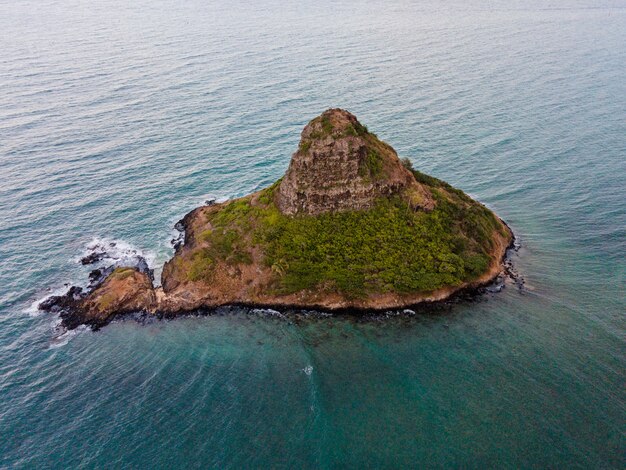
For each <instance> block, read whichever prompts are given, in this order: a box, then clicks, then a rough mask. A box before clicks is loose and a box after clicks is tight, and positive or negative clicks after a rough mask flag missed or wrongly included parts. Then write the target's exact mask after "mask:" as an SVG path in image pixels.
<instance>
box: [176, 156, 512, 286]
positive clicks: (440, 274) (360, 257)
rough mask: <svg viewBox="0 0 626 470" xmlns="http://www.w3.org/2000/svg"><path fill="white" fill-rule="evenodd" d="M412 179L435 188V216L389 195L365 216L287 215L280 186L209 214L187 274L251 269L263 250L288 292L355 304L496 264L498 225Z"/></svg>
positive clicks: (454, 280) (455, 197)
mask: <svg viewBox="0 0 626 470" xmlns="http://www.w3.org/2000/svg"><path fill="white" fill-rule="evenodd" d="M369 164H370V162H368V165H369ZM371 168H372V167H371V166H370V170H371ZM414 173H416V177H418V179H419V180H420V181H422V182H425V181H428V182H429V183H430V184H429V183H426V184H428V185H429V186H430V189H431V191H432V193H433V197H434V198H435V200H436V203H437V204H436V207H435V209H434V210H433V211H431V212H424V211H414V210H412V209H411V208H410V207H409V206H408V204H407V203H406V202H404V201H403V200H401V199H400V198H392V199H381V200H380V201H379V203H378V204H377V205H376V206H375V207H374V208H372V209H370V210H367V211H352V212H339V213H327V214H322V215H319V216H293V217H289V216H285V215H283V214H282V213H281V212H280V211H279V210H278V209H277V208H276V206H275V205H274V202H273V200H274V191H275V190H276V188H277V186H278V183H279V182H277V183H275V184H274V185H272V186H271V187H269V188H266V189H265V190H263V191H262V193H261V194H260V195H259V197H258V198H257V200H256V201H255V202H254V203H252V202H251V201H252V199H251V198H250V197H248V198H243V199H239V200H235V201H232V202H230V203H228V204H226V205H224V206H222V207H220V208H217V210H213V211H211V212H210V213H209V214H208V215H207V222H209V223H210V226H211V228H210V229H207V230H206V231H204V232H202V233H201V235H200V239H201V241H202V246H203V247H202V248H200V249H198V250H197V251H196V252H195V253H193V255H192V257H191V264H190V266H189V268H188V269H189V270H188V277H189V279H190V280H200V279H209V278H210V276H211V272H212V269H213V268H214V267H215V265H216V262H217V261H222V262H225V263H227V264H230V265H237V264H249V263H251V262H252V261H253V259H252V254H251V253H252V250H253V248H256V250H255V251H256V252H257V253H259V255H258V256H260V259H257V261H258V262H262V263H264V264H265V266H266V267H268V268H270V269H271V272H272V273H273V276H274V289H275V291H276V293H281V294H288V293H293V292H298V291H300V290H303V289H313V288H317V289H321V290H324V289H326V290H328V291H339V292H341V293H343V294H344V295H346V296H348V297H352V298H358V297H363V296H366V295H367V294H370V293H384V292H392V291H393V292H402V293H409V292H429V291H433V290H436V289H439V288H442V287H446V286H457V285H459V284H461V283H462V282H464V281H470V280H472V279H475V278H476V277H478V276H479V275H481V274H482V273H484V272H485V271H486V269H487V268H488V266H489V263H490V258H489V255H488V253H489V252H490V249H491V248H492V246H491V244H492V236H493V233H494V231H495V230H498V229H500V227H501V224H500V223H499V222H498V221H497V219H496V218H495V216H494V215H493V214H492V212H491V211H489V210H488V209H487V208H485V207H484V206H482V205H480V204H478V203H476V202H474V201H472V200H471V199H470V198H469V197H467V196H466V195H465V194H464V193H463V192H462V191H459V190H456V189H454V188H452V187H451V186H449V185H448V184H447V183H444V182H442V181H440V180H437V179H436V178H431V177H428V176H426V175H422V174H421V173H418V172H414Z"/></svg>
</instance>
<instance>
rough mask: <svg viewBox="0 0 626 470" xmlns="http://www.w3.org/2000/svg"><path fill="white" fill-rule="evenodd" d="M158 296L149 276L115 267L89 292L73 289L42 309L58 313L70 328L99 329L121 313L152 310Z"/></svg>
mask: <svg viewBox="0 0 626 470" xmlns="http://www.w3.org/2000/svg"><path fill="white" fill-rule="evenodd" d="M155 307H156V294H155V290H154V287H153V285H152V280H151V279H150V276H149V275H148V274H147V273H145V272H141V271H140V270H139V269H137V268H130V267H128V268H116V269H114V270H113V271H112V272H111V273H110V274H109V275H108V276H107V277H106V279H105V280H104V281H103V282H102V283H101V284H99V285H98V286H95V287H94V288H92V289H91V290H90V291H87V292H84V291H83V289H81V288H80V287H72V288H70V290H69V291H68V292H67V293H66V294H65V295H62V296H56V297H50V298H48V299H46V300H45V301H44V302H43V303H41V304H40V305H39V308H40V309H41V310H46V311H52V312H58V313H59V314H60V315H61V318H62V320H63V323H64V324H65V326H66V327H68V328H75V327H76V326H78V325H80V324H86V325H91V326H92V327H95V328H98V327H100V326H103V325H106V324H107V323H109V322H110V321H111V319H112V318H113V317H114V316H115V315H118V314H122V313H130V312H136V311H147V310H152V309H154V308H155Z"/></svg>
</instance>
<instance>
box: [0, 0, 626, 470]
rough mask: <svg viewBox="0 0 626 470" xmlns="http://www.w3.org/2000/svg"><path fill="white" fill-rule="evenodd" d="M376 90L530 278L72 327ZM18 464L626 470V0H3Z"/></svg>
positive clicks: (393, 137)
mask: <svg viewBox="0 0 626 470" xmlns="http://www.w3.org/2000/svg"><path fill="white" fill-rule="evenodd" d="M329 107H342V108H346V109H348V110H350V111H351V112H353V113H354V114H356V116H357V117H358V118H359V119H360V120H361V122H363V123H364V124H366V125H367V126H368V127H369V129H370V130H372V131H374V132H376V133H377V134H378V136H379V137H381V138H383V139H384V140H386V141H387V142H389V143H390V144H391V145H393V146H394V147H395V148H396V150H397V151H398V153H399V154H400V155H401V156H403V157H404V156H406V157H409V158H410V159H411V160H412V161H413V163H414V165H415V167H416V168H418V169H419V170H421V171H423V172H426V173H429V174H432V175H434V176H437V177H439V178H442V179H445V180H446V181H448V182H450V183H451V184H453V185H455V186H457V187H459V188H461V189H463V190H464V191H466V192H467V193H469V194H470V195H472V196H473V197H475V198H477V199H478V200H480V201H482V202H483V203H485V204H486V205H488V206H489V207H490V208H492V209H494V210H495V211H496V212H497V213H498V214H499V215H500V216H501V217H502V218H503V219H505V220H506V221H507V222H508V223H509V224H510V225H511V226H512V227H513V229H514V230H515V232H516V234H517V235H518V237H519V240H520V242H521V249H520V250H519V251H518V252H517V253H515V254H514V255H513V261H514V264H515V267H516V269H517V270H518V271H519V272H520V274H521V275H522V276H523V277H524V279H525V280H526V287H525V288H524V289H523V290H521V291H520V290H518V289H516V288H515V286H512V285H509V286H508V287H507V288H505V289H504V290H503V292H501V293H499V294H489V295H485V296H483V297H481V298H479V299H478V300H476V301H474V302H464V303H461V304H459V305H455V306H453V307H451V308H445V309H442V310H441V311H436V312H430V313H419V312H418V314H416V315H389V316H388V317H389V318H385V317H381V318H377V319H369V320H362V319H358V318H350V317H339V318H328V317H321V316H320V315H315V314H310V313H308V314H307V313H306V312H304V313H302V314H298V315H295V316H294V315H292V316H285V315H282V314H279V313H277V312H273V311H269V310H263V311H259V310H243V309H237V308H231V309H222V310H220V311H219V312H217V313H216V314H215V315H212V316H191V317H186V318H181V319H177V320H173V321H159V320H153V321H137V319H133V318H127V319H122V320H119V321H116V322H114V323H112V324H111V325H109V326H107V327H106V328H104V329H102V330H100V331H98V332H92V331H90V330H86V329H84V328H80V329H78V330H76V331H73V332H65V331H63V329H62V328H60V327H59V319H58V318H57V317H55V316H54V315H51V314H44V313H40V312H38V311H37V309H36V305H37V302H38V301H40V300H41V299H43V298H45V297H46V296H48V295H50V294H51V293H53V292H62V291H63V290H64V289H65V288H66V287H64V285H65V284H66V283H83V284H84V283H85V281H86V275H87V272H88V267H83V266H81V265H80V264H79V263H78V260H79V258H80V257H81V255H83V254H84V253H85V252H86V250H87V248H88V246H89V245H90V244H93V243H96V242H98V241H101V242H105V243H111V242H114V243H116V249H117V250H120V251H130V252H132V250H137V252H139V253H143V254H144V255H145V256H146V257H147V258H148V260H149V262H150V263H151V265H152V266H153V267H155V268H156V269H157V276H158V274H159V272H160V267H161V266H162V264H163V262H164V261H165V260H167V259H168V258H169V257H170V256H172V249H171V245H170V240H171V238H172V235H173V234H174V232H173V225H174V223H175V222H176V221H177V220H179V219H180V218H181V217H182V216H183V215H184V214H185V213H186V212H188V211H189V210H191V209H192V208H194V207H195V206H197V205H199V204H202V202H203V201H204V200H205V199H206V198H207V197H208V196H212V197H216V198H218V199H227V198H232V197H237V196H242V195H245V194H247V193H250V192H252V191H255V190H257V189H259V188H262V187H264V186H266V185H269V184H270V183H272V182H273V181H275V180H276V179H277V178H278V177H280V176H281V175H282V174H283V172H284V171H285V170H286V168H287V165H288V162H289V158H290V155H291V153H292V152H293V151H294V150H295V148H296V146H297V143H298V140H299V133H300V131H301V129H302V127H303V126H304V125H305V124H306V123H307V122H308V121H309V120H310V119H311V118H313V117H315V116H316V115H318V114H319V113H321V112H322V111H324V110H325V109H326V108H329ZM0 178H1V179H0V181H1V184H0V468H150V469H155V468H268V467H271V468H373V467H376V468H393V467H422V468H424V467H456V468H502V467H505V468H506V467H525V468H530V467H537V468H538V467H550V468H624V466H625V465H626V458H625V455H626V387H625V385H626V372H625V367H626V347H625V346H626V341H625V333H626V321H625V313H626V263H625V256H626V1H618V0H616V1H609V0H595V1H592V0H578V1H575V0H572V1H568V0H563V1H549V0H548V1H540V0H536V1H525V0H519V1H505V0H496V1H489V2H487V1H477V0H467V1H441V2H439V1H413V2H408V1H402V0H389V1H386V2H373V1H369V0H362V1H356V0H355V1H333V2H331V1H326V0H321V1H317V2H309V1H301V2H281V1H266V0H260V1H257V2H252V1H239V0H230V1H225V0H224V1H200V0H191V1H188V2H167V1H145V0H140V1H133V2H122V1H115V0H104V1H99V2H95V1H86V2H83V1H81V2H78V1H69V0H68V1H59V0H44V1H28V0H26V1H13V0H11V1H7V0H0Z"/></svg>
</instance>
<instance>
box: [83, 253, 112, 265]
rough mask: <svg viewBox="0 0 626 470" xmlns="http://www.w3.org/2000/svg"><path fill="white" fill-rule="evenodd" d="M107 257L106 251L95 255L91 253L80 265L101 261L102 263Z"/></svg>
mask: <svg viewBox="0 0 626 470" xmlns="http://www.w3.org/2000/svg"><path fill="white" fill-rule="evenodd" d="M105 256H106V252H105V251H97V252H94V253H89V254H88V255H87V256H84V257H82V258H81V259H80V264H83V265H88V264H94V263H97V262H99V261H102V260H103V259H104V257H105Z"/></svg>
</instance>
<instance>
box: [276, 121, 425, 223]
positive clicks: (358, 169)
mask: <svg viewBox="0 0 626 470" xmlns="http://www.w3.org/2000/svg"><path fill="white" fill-rule="evenodd" d="M393 195H401V196H402V197H405V198H406V199H407V201H408V202H409V203H410V204H411V206H412V207H414V208H415V209H420V208H421V209H427V210H428V209H432V207H433V200H432V197H431V195H430V192H429V191H428V189H426V188H425V187H423V186H422V185H421V184H419V183H418V182H417V181H416V180H415V177H414V176H413V174H412V173H411V172H410V171H409V170H408V169H406V168H405V167H404V166H403V165H402V163H401V162H400V159H399V158H398V155H397V153H396V151H395V150H394V149H393V148H392V147H391V146H390V145H388V144H386V143H385V142H383V141H381V140H379V139H378V137H376V135H375V134H373V133H370V132H369V131H368V130H367V128H366V127H365V126H363V125H362V124H361V123H359V121H358V120H357V118H356V117H355V116H354V115H353V114H351V113H349V112H348V111H345V110H343V109H329V110H327V111H325V112H323V113H322V114H321V115H320V116H318V117H316V118H315V119H313V120H312V121H311V122H309V123H308V124H307V125H306V126H305V127H304V129H303V131H302V134H301V139H300V145H299V146H298V150H297V151H296V152H295V153H294V154H293V156H292V157H291V163H290V164H289V168H288V170H287V173H286V174H285V176H284V178H283V180H282V182H281V184H280V187H279V190H278V194H277V198H276V203H277V205H278V207H279V209H280V210H281V211H282V212H283V213H284V214H288V215H294V214H308V215H317V214H322V213H325V212H331V211H343V210H361V209H367V208H370V207H372V206H373V205H374V204H375V202H376V200H377V199H379V198H380V197H383V196H387V197H389V196H393Z"/></svg>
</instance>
